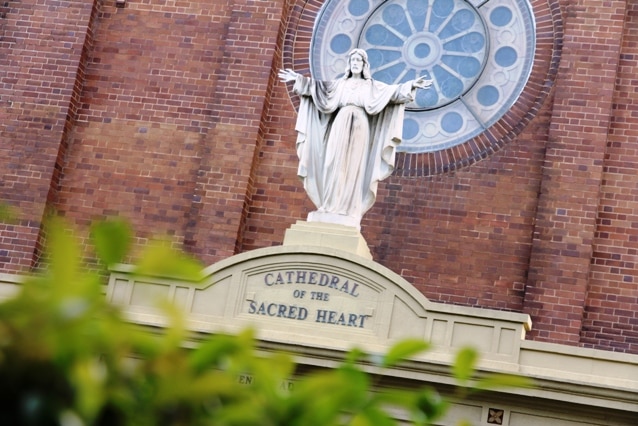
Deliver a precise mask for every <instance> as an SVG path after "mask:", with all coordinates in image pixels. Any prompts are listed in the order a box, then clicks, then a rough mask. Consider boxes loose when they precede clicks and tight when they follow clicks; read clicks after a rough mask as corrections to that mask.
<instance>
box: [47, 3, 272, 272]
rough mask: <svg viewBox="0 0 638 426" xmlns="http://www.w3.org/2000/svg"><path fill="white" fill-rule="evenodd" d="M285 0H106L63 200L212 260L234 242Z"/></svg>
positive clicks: (82, 215)
mask: <svg viewBox="0 0 638 426" xmlns="http://www.w3.org/2000/svg"><path fill="white" fill-rule="evenodd" d="M279 3H280V2H278V1H270V2H269V1H259V2H244V1H236V2H231V3H230V4H229V3H228V2H213V3H211V2H210V1H205V0H201V1H184V2H161V1H152V2H149V1H146V2H140V1H129V2H127V4H126V7H124V8H116V7H115V5H114V2H105V3H104V5H103V7H102V11H101V13H100V15H99V18H98V24H97V29H96V42H95V47H94V49H93V51H92V56H91V59H90V63H89V65H88V68H87V75H86V82H85V89H84V92H83V97H82V108H81V109H80V111H79V116H78V123H77V126H76V127H75V129H74V133H73V137H72V144H73V150H72V152H71V153H70V155H69V156H68V160H67V164H66V167H65V169H64V170H65V175H64V179H63V184H62V189H61V191H60V195H59V199H58V200H57V202H56V206H57V207H58V209H59V210H60V211H61V212H62V213H63V214H65V215H66V216H68V217H71V218H72V219H73V221H75V222H77V223H82V224H87V223H88V222H90V221H91V220H93V219H95V218H100V217H104V216H120V217H124V218H126V219H128V220H129V221H130V222H131V223H132V224H133V226H134V228H135V229H136V231H137V237H138V242H139V243H140V244H143V243H144V242H145V241H146V240H147V239H148V238H151V237H153V236H158V235H169V236H171V237H172V238H173V239H174V241H175V243H176V244H178V245H179V246H182V247H184V248H185V249H186V250H188V251H190V252H192V253H194V254H196V255H197V256H198V257H199V258H200V259H202V261H204V262H206V263H212V262H214V261H217V260H221V259H223V258H225V257H228V256H230V255H232V254H234V253H236V251H237V248H236V245H237V241H238V240H240V237H241V233H242V231H243V224H244V220H245V209H246V203H247V197H248V196H249V195H250V194H251V193H252V177H251V175H252V170H253V162H254V157H256V155H257V152H258V148H259V146H260V145H261V134H260V132H261V131H260V121H261V117H262V110H263V108H264V103H265V102H266V100H267V97H268V91H269V84H268V81H269V80H268V78H269V75H270V71H271V63H272V58H273V50H274V46H275V45H276V44H277V43H276V39H277V36H278V30H279V26H280V20H281V13H282V12H281V11H282V6H281V4H279Z"/></svg>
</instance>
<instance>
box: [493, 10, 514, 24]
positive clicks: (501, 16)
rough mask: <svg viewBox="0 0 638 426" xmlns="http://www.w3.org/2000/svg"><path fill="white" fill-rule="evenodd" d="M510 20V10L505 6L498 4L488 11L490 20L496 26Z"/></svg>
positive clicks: (507, 22)
mask: <svg viewBox="0 0 638 426" xmlns="http://www.w3.org/2000/svg"><path fill="white" fill-rule="evenodd" d="M511 20H512V11H511V10H510V9H509V8H508V7H505V6H499V7H497V8H496V9H494V10H493V11H492V13H490V21H491V22H492V24H494V25H496V26H497V27H503V26H505V25H507V24H509V23H510V21H511Z"/></svg>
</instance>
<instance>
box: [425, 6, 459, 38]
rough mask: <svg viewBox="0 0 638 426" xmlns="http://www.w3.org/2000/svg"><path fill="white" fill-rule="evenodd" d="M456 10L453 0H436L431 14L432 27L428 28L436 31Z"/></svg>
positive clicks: (433, 31)
mask: <svg viewBox="0 0 638 426" xmlns="http://www.w3.org/2000/svg"><path fill="white" fill-rule="evenodd" d="M453 10H454V1H453V0H435V1H434V4H433V5H432V13H431V15H430V27H429V28H428V30H429V31H430V32H432V33H436V32H437V31H438V29H439V27H440V26H441V25H442V24H443V23H445V22H446V21H447V18H448V16H449V15H450V13H452V11H453Z"/></svg>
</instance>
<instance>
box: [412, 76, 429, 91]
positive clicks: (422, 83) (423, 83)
mask: <svg viewBox="0 0 638 426" xmlns="http://www.w3.org/2000/svg"><path fill="white" fill-rule="evenodd" d="M431 85H432V80H429V79H427V78H425V77H419V78H417V79H416V80H414V81H413V82H412V87H413V88H415V89H427V88H428V87H430V86H431Z"/></svg>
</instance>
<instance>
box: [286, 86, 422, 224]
mask: <svg viewBox="0 0 638 426" xmlns="http://www.w3.org/2000/svg"><path fill="white" fill-rule="evenodd" d="M293 90H294V91H295V93H297V94H299V95H300V99H301V102H300V106H299V114H298V116H297V124H296V127H295V129H296V130H297V132H298V137H297V155H298V157H299V168H298V175H299V177H300V178H301V179H302V180H303V184H304V188H305V190H306V192H307V193H308V196H309V197H310V199H311V200H312V202H313V203H314V204H315V206H316V207H317V211H316V212H313V213H311V214H310V215H309V217H308V220H309V221H320V222H333V223H341V224H345V225H349V226H356V227H357V228H358V227H359V226H360V225H359V224H360V221H361V217H362V216H363V214H364V213H365V212H366V211H368V210H369V209H370V208H371V207H372V205H373V204H374V201H375V199H376V194H377V186H378V182H379V181H380V180H383V179H385V178H386V177H388V176H389V175H390V174H391V173H392V171H393V169H394V161H395V150H396V147H397V146H398V145H399V143H400V142H401V134H402V129H403V111H404V104H405V103H408V102H410V101H412V100H413V99H414V89H413V88H412V82H407V83H403V84H399V85H387V84H384V83H381V82H378V81H374V80H372V79H358V78H349V79H339V80H335V81H317V80H314V79H311V78H308V77H304V76H298V77H297V80H296V81H295V85H294V88H293Z"/></svg>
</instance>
